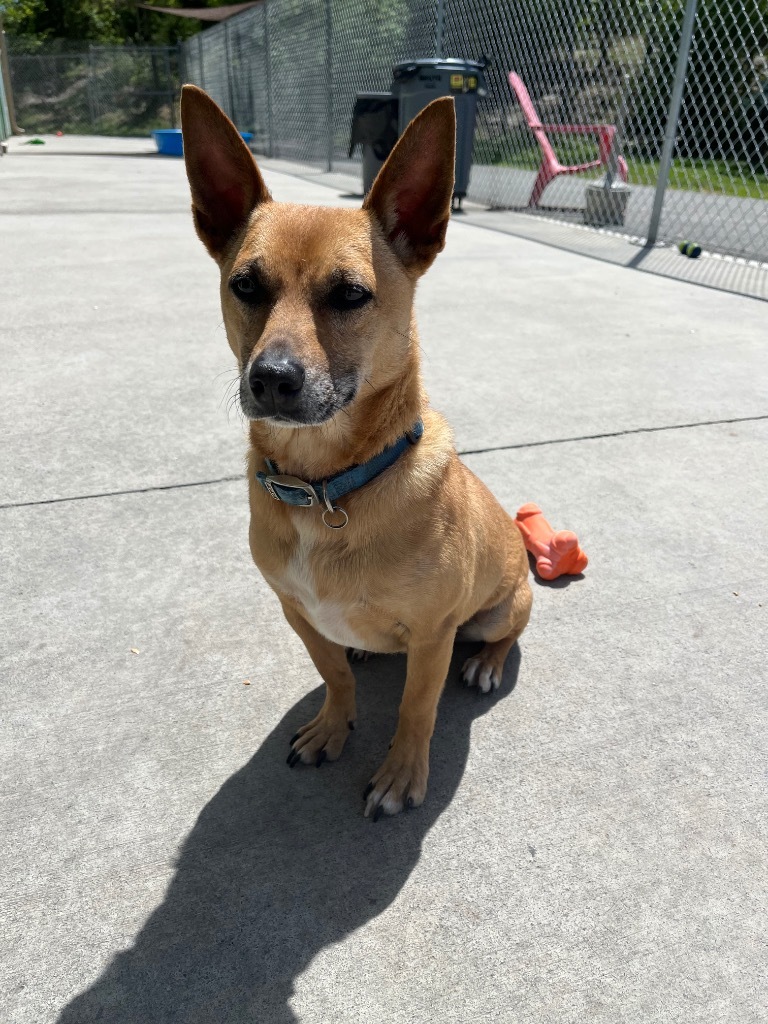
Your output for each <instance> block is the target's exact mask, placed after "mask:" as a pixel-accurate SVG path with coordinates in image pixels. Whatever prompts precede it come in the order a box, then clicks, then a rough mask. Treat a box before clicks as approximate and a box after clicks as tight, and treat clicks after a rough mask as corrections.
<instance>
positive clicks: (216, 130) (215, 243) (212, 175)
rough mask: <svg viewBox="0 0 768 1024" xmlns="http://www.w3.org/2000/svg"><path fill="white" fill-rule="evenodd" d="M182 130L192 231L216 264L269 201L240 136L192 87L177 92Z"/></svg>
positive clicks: (205, 96) (222, 114)
mask: <svg viewBox="0 0 768 1024" xmlns="http://www.w3.org/2000/svg"><path fill="white" fill-rule="evenodd" d="M181 130H182V136H183V139H184V163H185V164H186V168H187V178H189V187H190V189H191V191H192V216H193V217H194V221H195V228H196V229H197V233H198V235H199V236H200V239H201V241H202V242H203V244H204V245H205V247H206V249H207V250H208V252H209V253H210V254H211V256H213V258H214V259H215V260H218V259H220V258H221V257H222V255H223V254H224V251H225V249H226V247H227V243H228V242H229V240H230V239H231V238H232V236H233V235H234V234H235V232H236V231H237V229H238V228H240V227H242V225H243V224H244V223H245V221H246V220H247V219H248V217H249V215H250V213H251V211H252V210H253V209H254V208H255V207H256V206H258V204H259V203H266V202H269V201H270V200H271V198H272V197H271V196H270V194H269V190H268V189H267V186H266V185H265V184H264V179H263V178H262V176H261V173H260V172H259V169H258V167H257V166H256V162H255V161H254V159H253V157H252V156H251V151H250V150H249V149H248V147H247V146H246V144H245V143H244V142H243V140H242V138H241V136H240V133H239V132H238V131H237V129H236V128H235V126H234V125H233V124H232V122H231V121H230V120H229V118H228V117H227V115H226V114H225V113H224V111H223V110H221V109H220V108H219V107H218V106H217V105H216V104H215V103H214V102H213V100H212V99H211V98H210V96H209V95H208V94H207V93H205V92H203V90H202V89H198V88H197V86H195V85H185V86H184V88H183V89H182V90H181Z"/></svg>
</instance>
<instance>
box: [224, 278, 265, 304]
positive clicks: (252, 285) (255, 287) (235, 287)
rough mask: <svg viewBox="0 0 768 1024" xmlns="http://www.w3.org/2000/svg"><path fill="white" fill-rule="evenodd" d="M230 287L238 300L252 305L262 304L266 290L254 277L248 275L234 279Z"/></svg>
mask: <svg viewBox="0 0 768 1024" xmlns="http://www.w3.org/2000/svg"><path fill="white" fill-rule="evenodd" d="M229 287H230V288H231V290H232V292H233V293H234V294H235V295H236V296H237V297H238V299H240V300H241V301H242V302H248V303H250V304H251V305H253V304H254V303H256V302H260V301H261V300H262V299H263V297H264V289H263V288H262V287H261V286H260V285H259V284H258V283H257V282H256V281H254V280H253V278H252V277H247V276H246V275H242V276H241V277H233V278H232V280H231V281H230V282H229Z"/></svg>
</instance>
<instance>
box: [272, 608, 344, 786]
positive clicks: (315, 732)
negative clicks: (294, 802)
mask: <svg viewBox="0 0 768 1024" xmlns="http://www.w3.org/2000/svg"><path fill="white" fill-rule="evenodd" d="M281 603H282V605H283V612H284V613H285V617H286V619H287V620H288V622H289V623H290V625H291V626H293V628H294V629H295V630H296V632H297V633H298V634H299V636H300V637H301V639H302V640H303V641H304V646H305V647H306V648H307V651H308V652H309V656H310V658H311V659H312V661H313V662H314V665H315V668H316V669H317V671H318V672H319V673H320V675H321V676H322V678H323V682H324V683H325V702H324V704H323V706H322V708H321V709H320V713H319V714H318V715H317V716H316V717H315V718H313V719H312V721H311V722H308V723H307V724H306V725H303V726H302V727H301V729H299V731H298V732H297V733H296V735H295V736H294V737H293V738H292V740H291V752H290V754H289V755H288V764H289V765H290V766H291V768H293V766H294V765H295V764H296V763H297V762H298V761H303V762H304V764H316V765H317V766H318V767H319V766H320V765H321V764H322V763H323V761H335V760H336V758H337V757H339V756H340V754H341V751H342V750H343V748H344V744H345V743H346V741H347V736H349V730H350V729H354V727H355V718H356V717H357V712H356V710H355V677H354V676H353V675H352V670H351V669H350V667H349V663H348V661H347V655H346V651H345V649H344V648H343V647H341V646H340V645H339V644H335V643H333V642H332V641H331V640H326V638H325V637H324V636H321V634H320V633H318V632H317V630H316V629H315V628H314V627H313V626H311V625H310V624H309V623H308V622H307V620H306V619H305V618H304V616H303V615H301V614H300V613H299V612H298V611H297V610H296V609H295V608H292V607H291V605H289V604H288V603H287V602H285V601H282V602H281Z"/></svg>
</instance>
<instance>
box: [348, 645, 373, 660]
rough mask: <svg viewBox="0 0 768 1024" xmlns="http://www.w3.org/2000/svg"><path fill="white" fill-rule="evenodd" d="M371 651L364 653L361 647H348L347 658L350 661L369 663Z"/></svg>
mask: <svg viewBox="0 0 768 1024" xmlns="http://www.w3.org/2000/svg"><path fill="white" fill-rule="evenodd" d="M371 653H372V652H371V651H364V650H363V649H362V648H361V647H348V648H347V657H348V658H349V660H350V661H368V659H369V658H370V657H371Z"/></svg>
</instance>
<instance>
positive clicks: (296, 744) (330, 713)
mask: <svg viewBox="0 0 768 1024" xmlns="http://www.w3.org/2000/svg"><path fill="white" fill-rule="evenodd" d="M354 728H355V713H354V709H352V710H351V711H347V710H346V709H344V708H341V709H339V708H325V707H324V708H323V709H322V711H321V712H320V714H319V715H318V716H317V717H316V718H313V719H312V721H311V722H309V723H308V724H307V725H303V726H302V727H301V729H299V731H298V732H297V733H296V735H295V736H293V737H292V738H291V752H290V754H289V755H288V758H287V761H286V764H288V765H290V766H291V768H293V766H294V765H295V764H298V762H299V761H302V762H303V763H304V764H315V765H317V767H318V768H319V767H320V765H321V764H322V763H323V761H335V760H336V759H337V758H338V757H340V756H341V752H342V750H343V749H344V744H345V743H346V742H347V737H348V736H349V733H350V730H351V729H354Z"/></svg>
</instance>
